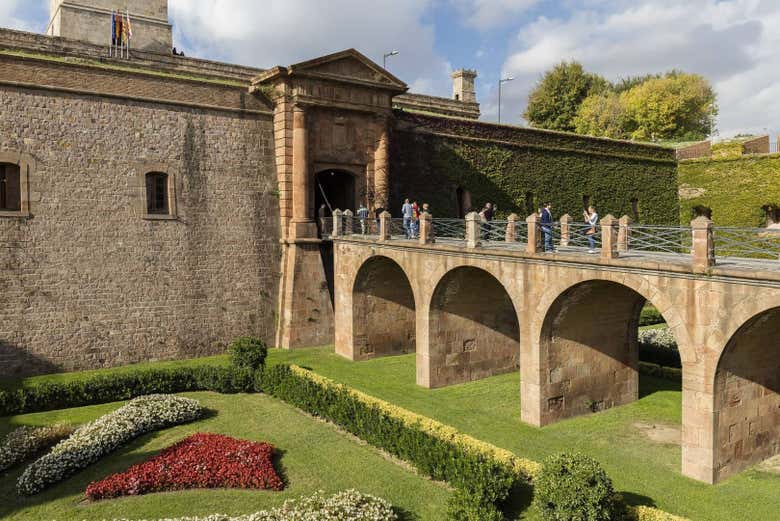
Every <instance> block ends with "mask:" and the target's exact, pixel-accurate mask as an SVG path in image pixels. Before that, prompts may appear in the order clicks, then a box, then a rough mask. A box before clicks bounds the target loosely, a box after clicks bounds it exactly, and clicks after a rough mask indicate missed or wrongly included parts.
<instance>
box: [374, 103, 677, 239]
mask: <svg viewBox="0 0 780 521" xmlns="http://www.w3.org/2000/svg"><path fill="white" fill-rule="evenodd" d="M411 123H413V125H412V124H411ZM499 139H500V140H506V141H509V143H499V142H497V141H496V140H499ZM390 153H391V161H390V168H391V177H392V178H393V180H394V182H393V186H392V187H391V194H390V200H391V202H390V208H389V210H390V211H391V213H393V214H394V215H395V214H397V213H398V212H399V211H400V208H401V204H402V202H403V200H404V198H405V197H415V198H416V199H417V201H418V202H427V203H430V204H431V208H432V212H433V215H434V216H436V217H457V213H458V200H457V189H458V188H459V187H460V188H462V189H464V190H467V191H469V192H470V193H471V203H472V206H473V207H474V208H475V209H478V208H479V207H481V206H482V205H484V203H486V202H492V203H495V204H496V205H497V206H498V211H497V214H498V216H500V217H503V216H506V215H508V214H509V213H513V212H514V213H517V214H518V215H520V216H521V217H525V216H527V215H529V213H531V211H536V210H537V209H538V208H539V206H540V205H541V204H542V202H543V201H544V200H546V199H549V200H550V201H551V202H552V203H553V207H554V213H555V216H556V217H557V216H560V215H563V214H564V213H568V214H569V215H571V216H572V217H573V218H574V219H581V217H582V210H583V196H585V195H588V196H590V201H591V203H593V204H595V205H596V206H597V207H598V210H599V214H600V215H602V216H605V215H607V214H608V213H611V214H613V215H615V216H617V217H620V216H622V215H624V214H627V215H629V216H632V217H633V215H634V212H633V208H632V202H631V200H632V199H638V201H639V202H638V206H639V221H640V222H642V223H645V224H672V223H676V222H678V219H679V214H680V210H679V200H678V194H677V188H678V186H677V184H678V183H677V164H676V162H675V160H674V151H673V150H671V149H661V148H659V147H641V146H640V147H638V146H637V145H634V144H631V143H623V142H619V141H612V140H593V139H592V138H583V137H581V136H572V135H569V134H562V133H557V132H540V131H538V130H527V129H519V128H513V127H506V126H500V127H497V126H495V125H486V124H484V123H477V122H473V123H465V122H463V121H460V120H449V119H446V118H425V117H422V116H418V115H415V116H411V115H406V114H405V115H403V116H402V117H401V119H400V120H399V122H397V125H396V130H395V133H394V135H393V140H392V143H391V150H390ZM527 196H528V197H530V198H531V199H532V200H531V201H529V204H526V198H527ZM529 205H530V207H529Z"/></svg>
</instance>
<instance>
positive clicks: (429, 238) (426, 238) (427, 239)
mask: <svg viewBox="0 0 780 521" xmlns="http://www.w3.org/2000/svg"><path fill="white" fill-rule="evenodd" d="M419 224H420V235H419V241H420V244H433V243H434V242H436V239H435V237H434V236H433V217H431V214H429V213H421V214H420V222H419Z"/></svg>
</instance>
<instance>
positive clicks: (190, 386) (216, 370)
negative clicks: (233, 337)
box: [0, 366, 257, 416]
mask: <svg viewBox="0 0 780 521" xmlns="http://www.w3.org/2000/svg"><path fill="white" fill-rule="evenodd" d="M255 379H256V377H255V375H253V374H252V372H251V371H250V370H248V369H242V368H237V367H222V366H200V367H177V368H170V369H139V370H136V371H130V372H126V373H119V374H109V375H97V376H91V377H89V378H85V379H82V380H76V381H71V382H66V383H58V382H57V383H51V382H49V383H43V384H36V385H32V386H29V387H24V388H21V389H17V390H14V391H0V416H11V415H14V414H25V413H30V412H40V411H50V410H54V409H68V408H71V407H82V406H84V405H95V404H99V403H108V402H117V401H122V400H130V399H132V398H136V397H138V396H144V395H147V394H172V393H181V392H190V391H215V392H219V393H236V392H252V391H253V390H254V389H255V387H256V385H257V383H256V382H255Z"/></svg>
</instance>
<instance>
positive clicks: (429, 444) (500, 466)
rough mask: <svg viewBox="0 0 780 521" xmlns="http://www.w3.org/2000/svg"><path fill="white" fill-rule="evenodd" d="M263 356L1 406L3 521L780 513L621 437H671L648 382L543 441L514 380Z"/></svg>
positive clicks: (243, 353)
mask: <svg viewBox="0 0 780 521" xmlns="http://www.w3.org/2000/svg"><path fill="white" fill-rule="evenodd" d="M648 337H653V338H655V337H654V336H653V335H648ZM244 340H246V339H244ZM670 349H671V347H670ZM264 358H265V357H264V356H261V357H259V358H258V357H257V353H256V352H254V351H253V349H252V348H251V342H250V343H249V344H248V343H247V342H246V341H243V342H242V347H241V349H238V350H234V351H233V356H232V357H231V359H230V360H227V359H226V358H224V357H216V358H210V359H202V360H194V361H189V362H174V363H159V364H154V365H146V366H144V365H141V366H136V367H127V368H118V369H113V370H106V371H95V372H87V373H84V374H70V375H51V376H47V377H38V378H32V379H28V380H27V381H25V382H21V385H16V386H14V387H13V388H10V389H9V390H6V391H0V414H3V415H4V416H5V417H3V418H0V469H3V470H0V518H3V519H6V518H8V519H128V520H132V519H148V520H154V519H162V518H165V519H184V518H186V519H190V520H194V519H197V520H200V519H204V520H215V521H216V520H225V521H228V520H234V519H235V520H242V521H243V520H247V521H249V520H280V521H281V520H298V519H301V520H303V519H306V520H308V519H323V520H330V519H355V520H358V521H362V520H364V519H365V520H369V519H371V520H379V521H382V520H389V519H401V520H403V519H420V520H427V519H435V520H438V519H442V520H444V519H453V520H475V521H476V520H480V521H481V520H487V521H490V520H495V521H498V520H501V519H519V518H522V519H537V520H547V519H583V520H589V519H615V520H620V519H636V520H677V519H682V517H676V516H673V515H671V514H668V513H666V512H664V510H668V511H674V512H677V513H680V514H687V515H688V516H690V517H691V518H695V519H705V520H706V519H713V520H716V519H736V518H738V517H734V514H735V513H737V511H736V510H731V509H732V508H733V504H734V503H735V502H738V501H740V500H743V501H744V500H748V501H749V500H750V498H751V497H752V498H754V499H753V502H752V503H750V504H749V506H748V507H746V513H747V515H748V516H750V517H749V518H767V517H766V514H767V512H771V511H774V507H773V506H772V504H771V502H770V503H769V504H767V503H766V502H764V503H761V502H758V501H755V498H762V497H764V498H766V497H772V496H771V494H766V493H765V491H766V490H771V489H772V487H773V486H776V485H777V480H774V481H773V480H772V478H768V477H767V476H765V475H763V474H761V475H759V479H757V475H756V474H752V475H750V479H751V486H750V488H748V487H743V486H742V483H741V482H740V479H741V478H740V477H738V478H736V479H734V480H729V482H727V483H726V484H725V486H719V487H707V486H705V485H700V484H697V483H692V482H688V481H687V480H685V479H684V478H682V477H681V476H679V474H678V471H677V470H676V469H675V466H676V464H675V462H674V461H673V460H668V456H669V455H671V454H673V453H674V447H673V446H660V445H652V444H650V443H648V442H647V441H646V440H645V441H642V440H639V439H637V438H636V437H626V433H627V432H628V431H630V430H631V429H630V427H629V426H628V425H627V424H626V423H624V422H625V421H634V420H635V419H650V418H652V417H653V415H655V416H656V419H658V417H659V414H660V415H661V416H662V417H665V418H666V419H667V421H668V423H673V422H674V421H675V415H679V411H676V409H677V408H678V407H679V404H678V405H667V404H672V403H673V402H669V399H670V397H671V396H673V393H674V392H675V391H674V389H675V387H676V385H678V384H675V383H674V382H670V381H667V383H666V384H664V383H662V380H652V379H651V381H650V382H651V384H652V385H653V386H654V387H653V390H648V389H647V388H646V389H645V390H644V391H643V395H644V396H645V397H644V398H643V399H641V400H640V401H639V402H637V403H636V404H632V405H629V406H625V407H622V408H618V409H614V410H610V411H607V412H605V413H600V414H598V415H594V416H592V417H587V418H580V419H575V420H572V421H569V422H561V424H559V425H555V426H551V427H548V428H545V429H541V430H540V429H533V428H531V427H527V426H526V427H523V426H522V424H520V423H519V421H518V420H517V418H516V414H514V415H513V411H514V412H515V413H516V412H517V410H519V407H518V403H517V399H516V396H517V394H516V393H517V391H516V390H513V389H514V386H515V385H516V378H513V375H504V376H500V377H494V378H490V379H487V380H484V381H480V382H473V383H470V384H465V385H463V386H454V387H452V388H447V389H442V390H437V391H429V390H425V389H421V388H415V386H414V384H413V381H414V371H413V362H414V357H413V356H412V357H393V358H388V359H379V360H375V361H371V362H366V363H362V364H350V363H349V362H347V361H344V360H342V359H340V358H339V357H337V356H335V355H334V354H333V353H332V349H311V350H301V351H296V352H280V351H276V350H273V351H272V352H271V356H270V361H269V364H268V365H267V366H265V364H264V362H265V359H264ZM295 363H297V364H300V365H306V366H308V367H311V368H313V369H314V371H311V370H308V369H303V368H301V367H298V366H296V365H288V364H295ZM410 364H411V365H410ZM407 373H408V374H407ZM380 375H383V377H380ZM326 376H329V377H331V378H333V379H335V381H334V380H333V379H331V378H327V377H326ZM339 382H341V383H339ZM344 384H347V385H344ZM155 391H161V392H165V393H167V394H159V393H155ZM670 392H671V393H672V394H670ZM182 393H183V394H182ZM236 393H238V394H236ZM134 397H135V398H134ZM113 400H117V401H118V402H112V401H113ZM126 400H129V401H126ZM106 402H111V403H106ZM68 404H72V405H73V406H74V407H68ZM76 406H77V407H76ZM648 406H649V407H650V409H648ZM659 407H660V408H659ZM662 409H663V410H667V409H668V411H667V412H661V411H662ZM488 411H489V412H488ZM642 411H644V412H642ZM675 411H676V412H675ZM491 415H492V416H491ZM621 418H624V419H621ZM322 420H325V421H322ZM616 421H617V423H615V422H616ZM677 421H679V420H677ZM611 422H612V423H615V427H614V429H613V428H612V427H610V423H611ZM618 423H619V424H620V425H619V426H618ZM629 425H630V424H629ZM345 431H346V432H345ZM6 434H7V436H5V438H4V439H3V436H4V435H6ZM621 436H622V438H621ZM557 440H560V441H557ZM617 440H619V442H618V441H617ZM602 446H603V447H604V449H600V448H599V447H602ZM545 447H547V448H545ZM507 449H510V450H507ZM561 452H566V453H570V454H561ZM579 452H582V453H586V454H588V456H584V455H582V454H577V453H579ZM638 453H639V454H645V455H646V457H641V458H638V459H637V456H636V454H638ZM590 456H595V457H596V459H594V458H593V457H590ZM632 458H633V459H632ZM597 460H598V461H597ZM640 460H641V461H640ZM600 463H603V466H602V465H601V464H600ZM613 480H614V481H613ZM756 483H757V485H756ZM670 487H671V488H670ZM767 487H768V488H767ZM670 489H671V490H677V491H679V494H681V495H680V496H678V495H677V494H674V495H671V496H670V495H668V494H665V493H664V492H663V491H664V490H670ZM716 489H717V490H716ZM643 492H645V494H643ZM751 494H752V496H751ZM721 495H722V496H725V497H727V498H729V499H728V501H724V500H722V499H720V498H719V497H720V496H721ZM675 498H679V500H677V499H675ZM700 498H703V499H700ZM656 501H658V503H656ZM658 506H661V507H662V508H663V510H662V509H659V508H658ZM742 510H745V508H740V509H739V511H740V512H741V511H742ZM215 512H219V514H214V513H215ZM693 513H695V514H696V516H694V515H693ZM699 513H701V515H699ZM762 516H763V517H762Z"/></svg>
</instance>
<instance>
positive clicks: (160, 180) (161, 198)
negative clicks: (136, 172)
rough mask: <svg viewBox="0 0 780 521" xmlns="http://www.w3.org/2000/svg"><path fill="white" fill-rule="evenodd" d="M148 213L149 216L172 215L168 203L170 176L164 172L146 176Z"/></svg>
mask: <svg viewBox="0 0 780 521" xmlns="http://www.w3.org/2000/svg"><path fill="white" fill-rule="evenodd" d="M146 213H148V214H149V215H168V214H170V213H171V207H170V204H169V201H168V174H163V173H162V172H150V173H148V174H146Z"/></svg>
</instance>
